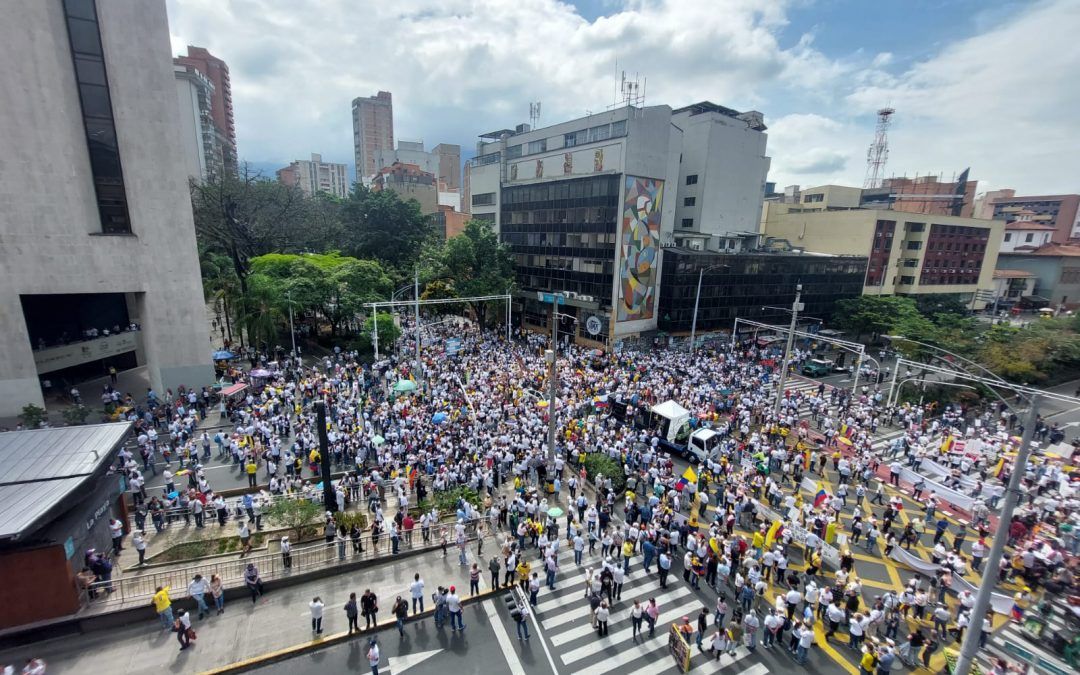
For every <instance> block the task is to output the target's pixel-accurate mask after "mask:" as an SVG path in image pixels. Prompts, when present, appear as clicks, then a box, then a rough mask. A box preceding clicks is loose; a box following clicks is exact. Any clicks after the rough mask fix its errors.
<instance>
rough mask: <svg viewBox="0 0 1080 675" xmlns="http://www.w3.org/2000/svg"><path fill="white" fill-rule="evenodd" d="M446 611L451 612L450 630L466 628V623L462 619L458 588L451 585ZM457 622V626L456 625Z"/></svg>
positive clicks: (447, 596) (447, 595)
mask: <svg viewBox="0 0 1080 675" xmlns="http://www.w3.org/2000/svg"><path fill="white" fill-rule="evenodd" d="M446 611H448V612H449V613H450V630H452V631H458V630H461V631H463V630H465V623H464V622H463V621H462V620H461V598H459V597H458V594H457V589H456V588H454V587H453V586H451V587H450V592H449V593H447V594H446ZM455 622H456V623H457V627H455V626H454V623H455Z"/></svg>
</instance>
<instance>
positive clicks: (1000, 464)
mask: <svg viewBox="0 0 1080 675" xmlns="http://www.w3.org/2000/svg"><path fill="white" fill-rule="evenodd" d="M1004 468H1005V458H1004V457H1002V458H1001V459H999V460H998V463H997V467H995V468H994V477H995V478H996V477H998V476H1000V475H1001V472H1002V470H1003V469H1004Z"/></svg>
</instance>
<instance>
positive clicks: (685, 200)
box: [682, 197, 697, 206]
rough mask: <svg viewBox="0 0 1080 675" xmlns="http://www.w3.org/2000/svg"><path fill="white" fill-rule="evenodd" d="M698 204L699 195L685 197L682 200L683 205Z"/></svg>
mask: <svg viewBox="0 0 1080 675" xmlns="http://www.w3.org/2000/svg"><path fill="white" fill-rule="evenodd" d="M694 204H697V197H684V198H683V200H682V205H683V206H693V205H694Z"/></svg>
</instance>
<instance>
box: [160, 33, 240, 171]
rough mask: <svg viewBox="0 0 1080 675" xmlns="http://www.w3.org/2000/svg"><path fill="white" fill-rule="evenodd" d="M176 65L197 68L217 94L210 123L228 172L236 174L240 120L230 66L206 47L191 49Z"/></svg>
mask: <svg viewBox="0 0 1080 675" xmlns="http://www.w3.org/2000/svg"><path fill="white" fill-rule="evenodd" d="M173 64H175V65H177V66H182V67H184V68H193V69H194V70H196V71H197V72H199V73H200V74H202V75H203V77H205V78H206V79H207V80H208V81H209V82H210V84H212V85H213V91H212V92H211V94H212V95H211V97H210V120H211V125H212V127H213V129H214V130H215V132H216V134H217V145H218V146H219V148H220V151H221V156H222V162H223V164H224V168H225V169H226V170H228V171H233V172H235V171H236V167H237V156H236V120H235V119H234V118H233V104H232V80H231V79H230V78H229V65H228V64H227V63H225V62H224V61H222V60H221V59H219V58H218V57H216V56H214V55H213V54H211V53H210V52H209V51H207V50H206V49H205V48H203V47H194V46H192V45H188V47H187V54H185V55H182V56H178V57H176V58H175V59H173Z"/></svg>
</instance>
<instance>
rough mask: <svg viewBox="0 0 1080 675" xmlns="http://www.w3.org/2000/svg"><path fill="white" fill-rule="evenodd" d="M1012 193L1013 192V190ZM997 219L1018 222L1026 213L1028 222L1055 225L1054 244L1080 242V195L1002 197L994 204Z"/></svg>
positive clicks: (995, 200)
mask: <svg viewBox="0 0 1080 675" xmlns="http://www.w3.org/2000/svg"><path fill="white" fill-rule="evenodd" d="M1010 192H1011V191H1010ZM991 204H992V206H993V209H994V216H993V217H994V218H997V219H1001V220H1006V221H1011V220H1017V219H1018V215H1017V214H1020V213H1022V212H1026V213H1028V214H1030V217H1029V218H1028V220H1031V221H1034V222H1038V223H1045V224H1048V225H1053V226H1054V233H1053V236H1052V237H1051V239H1052V241H1054V242H1055V243H1058V244H1063V243H1065V242H1067V241H1069V240H1070V239H1080V195H1035V196H1031V197H1016V196H1008V197H998V198H997V199H994V200H993V201H992V202H991Z"/></svg>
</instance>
